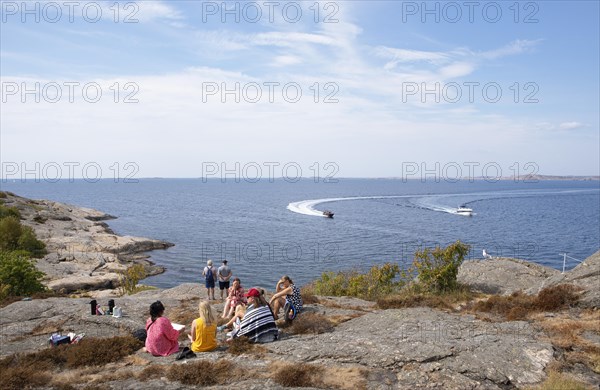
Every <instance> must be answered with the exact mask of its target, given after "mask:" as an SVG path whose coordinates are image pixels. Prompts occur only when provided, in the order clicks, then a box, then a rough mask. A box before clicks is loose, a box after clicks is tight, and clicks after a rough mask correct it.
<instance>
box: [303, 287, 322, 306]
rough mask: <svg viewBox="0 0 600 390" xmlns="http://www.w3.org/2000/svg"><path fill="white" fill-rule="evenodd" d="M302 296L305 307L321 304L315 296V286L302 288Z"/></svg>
mask: <svg viewBox="0 0 600 390" xmlns="http://www.w3.org/2000/svg"><path fill="white" fill-rule="evenodd" d="M300 294H301V295H302V301H303V302H304V304H305V305H310V304H314V303H319V298H317V296H316V295H315V294H314V286H313V285H312V284H309V285H306V286H303V287H302V288H300Z"/></svg>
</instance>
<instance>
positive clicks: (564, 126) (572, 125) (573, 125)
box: [558, 122, 585, 130]
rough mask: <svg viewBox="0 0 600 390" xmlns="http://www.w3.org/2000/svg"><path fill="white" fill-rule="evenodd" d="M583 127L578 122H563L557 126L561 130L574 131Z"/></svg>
mask: <svg viewBox="0 0 600 390" xmlns="http://www.w3.org/2000/svg"><path fill="white" fill-rule="evenodd" d="M584 126H585V125H584V124H583V123H580V122H563V123H561V124H560V125H558V128H559V129H561V130H575V129H579V128H582V127H584Z"/></svg>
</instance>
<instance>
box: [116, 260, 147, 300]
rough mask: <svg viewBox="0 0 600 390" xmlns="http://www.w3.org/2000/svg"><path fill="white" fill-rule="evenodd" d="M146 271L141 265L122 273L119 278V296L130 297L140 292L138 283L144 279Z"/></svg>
mask: <svg viewBox="0 0 600 390" xmlns="http://www.w3.org/2000/svg"><path fill="white" fill-rule="evenodd" d="M146 275H147V274H146V269H145V268H144V266H143V265H141V264H135V265H133V266H131V267H129V268H127V269H126V270H125V271H122V272H121V274H120V276H119V294H120V295H125V294H128V295H131V294H135V293H136V292H138V291H140V288H139V287H138V285H137V284H138V282H139V281H140V280H142V279H144V278H145V277H146Z"/></svg>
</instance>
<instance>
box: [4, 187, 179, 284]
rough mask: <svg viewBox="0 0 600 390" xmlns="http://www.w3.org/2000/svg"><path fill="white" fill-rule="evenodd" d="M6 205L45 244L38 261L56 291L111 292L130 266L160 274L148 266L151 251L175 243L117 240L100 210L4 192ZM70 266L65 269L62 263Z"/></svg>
mask: <svg viewBox="0 0 600 390" xmlns="http://www.w3.org/2000/svg"><path fill="white" fill-rule="evenodd" d="M3 202H4V203H5V204H6V206H8V207H11V206H15V207H17V208H18V209H19V211H20V213H21V217H22V218H23V219H22V221H21V222H22V223H23V224H24V225H26V226H30V227H31V228H32V229H33V230H34V231H35V233H36V235H37V237H38V239H40V240H42V241H43V242H44V243H45V244H46V250H47V252H48V254H47V255H46V256H44V258H42V259H38V260H37V262H36V266H37V268H38V269H39V270H40V271H42V272H44V273H45V274H46V279H45V281H44V282H45V283H46V284H47V286H48V287H50V288H51V289H54V290H56V291H64V292H73V291H77V290H81V289H85V290H93V289H105V288H114V287H115V286H116V284H117V283H118V276H119V272H120V271H122V270H125V269H126V268H127V267H128V266H130V265H131V264H134V263H141V264H144V266H145V268H146V271H147V272H148V274H149V275H155V274H158V273H160V272H163V270H164V269H163V268H162V267H157V266H154V265H153V264H152V263H151V262H149V261H148V260H147V259H148V257H149V256H148V255H145V254H144V255H141V254H142V253H145V252H147V251H151V250H154V249H165V248H168V247H170V246H172V245H173V244H171V243H168V242H165V241H160V240H152V239H148V238H142V237H130V236H118V235H116V234H115V233H114V232H113V231H112V230H111V229H110V228H109V227H108V225H106V223H104V222H99V221H103V220H107V219H113V218H115V217H113V216H111V215H108V214H105V213H103V212H100V211H97V210H93V209H89V208H85V207H75V206H70V205H66V204H63V203H58V202H52V201H47V200H30V199H26V198H22V197H19V196H16V195H11V194H8V195H7V197H6V198H4V199H3ZM67 262H68V263H69V264H68V265H66V264H65V263H67Z"/></svg>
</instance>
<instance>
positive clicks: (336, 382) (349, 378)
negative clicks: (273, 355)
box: [270, 362, 368, 390]
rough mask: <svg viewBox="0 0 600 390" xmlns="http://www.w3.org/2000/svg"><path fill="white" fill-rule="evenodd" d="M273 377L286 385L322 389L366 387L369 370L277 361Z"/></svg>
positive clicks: (280, 383) (347, 389)
mask: <svg viewBox="0 0 600 390" xmlns="http://www.w3.org/2000/svg"><path fill="white" fill-rule="evenodd" d="M270 371H271V372H272V374H271V379H272V380H273V381H274V382H275V383H277V384H279V385H281V386H284V387H316V388H320V389H343V390H357V389H366V387H367V376H368V371H367V370H365V369H364V368H358V367H337V366H336V367H326V366H317V365H314V364H306V363H283V362H275V363H273V364H272V365H271V367H270Z"/></svg>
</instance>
